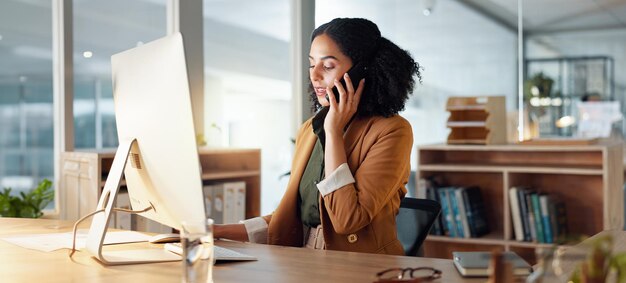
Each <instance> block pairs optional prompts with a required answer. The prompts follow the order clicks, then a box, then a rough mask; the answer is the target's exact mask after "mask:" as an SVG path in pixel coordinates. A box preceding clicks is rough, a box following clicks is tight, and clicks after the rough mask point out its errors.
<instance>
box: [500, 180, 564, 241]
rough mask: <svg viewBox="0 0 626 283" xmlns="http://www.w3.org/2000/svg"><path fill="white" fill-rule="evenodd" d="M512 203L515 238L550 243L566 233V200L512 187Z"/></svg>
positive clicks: (510, 196) (510, 192)
mask: <svg viewBox="0 0 626 283" xmlns="http://www.w3.org/2000/svg"><path fill="white" fill-rule="evenodd" d="M509 202H510V208H511V218H512V222H513V232H514V238H515V240H517V241H527V242H533V241H534V242H538V243H547V244H551V243H555V242H557V238H558V237H560V236H564V235H565V234H566V233H567V218H566V217H567V216H566V214H565V203H564V202H563V201H560V200H559V199H558V198H557V197H555V196H553V195H549V194H547V193H537V192H535V191H533V190H530V189H527V188H523V187H512V188H510V189H509Z"/></svg>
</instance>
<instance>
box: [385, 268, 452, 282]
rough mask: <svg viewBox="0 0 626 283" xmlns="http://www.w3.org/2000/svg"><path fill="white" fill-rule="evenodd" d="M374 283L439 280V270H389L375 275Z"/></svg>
mask: <svg viewBox="0 0 626 283" xmlns="http://www.w3.org/2000/svg"><path fill="white" fill-rule="evenodd" d="M376 277H378V280H377V281H375V282H374V283H393V282H407V283H411V282H413V283H417V282H426V281H432V280H435V279H439V278H441V270H439V269H434V268H432V267H417V268H410V267H409V268H390V269H386V270H383V271H381V272H378V273H376Z"/></svg>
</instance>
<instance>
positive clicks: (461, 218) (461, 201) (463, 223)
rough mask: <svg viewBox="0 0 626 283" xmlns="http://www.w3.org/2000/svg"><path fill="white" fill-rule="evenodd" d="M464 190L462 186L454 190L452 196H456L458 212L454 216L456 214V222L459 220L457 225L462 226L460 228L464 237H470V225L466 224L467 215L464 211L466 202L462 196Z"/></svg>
mask: <svg viewBox="0 0 626 283" xmlns="http://www.w3.org/2000/svg"><path fill="white" fill-rule="evenodd" d="M465 190H466V188H463V187H462V188H458V189H456V190H455V191H454V196H455V198H456V202H457V206H458V214H456V216H457V223H458V222H460V225H459V226H460V227H461V228H462V229H461V230H462V231H463V236H464V238H470V237H472V234H471V233H470V227H469V225H468V215H467V213H466V211H467V210H468V209H467V208H466V207H465V205H466V203H465V200H464V197H463V196H464V192H465ZM457 225H458V224H457Z"/></svg>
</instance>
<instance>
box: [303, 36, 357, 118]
mask: <svg viewBox="0 0 626 283" xmlns="http://www.w3.org/2000/svg"><path fill="white" fill-rule="evenodd" d="M309 64H310V66H309V78H310V79H311V84H313V90H315V96H316V97H317V101H318V102H319V103H320V104H321V105H322V106H328V105H330V103H329V102H328V100H326V87H333V86H334V81H335V79H337V80H340V78H341V76H343V74H344V73H345V72H347V71H348V70H350V68H351V67H352V60H351V59H350V57H348V56H346V55H345V54H343V53H341V51H340V50H339V46H337V44H336V43H335V41H333V40H332V39H331V38H330V37H329V36H328V35H326V34H321V35H318V36H317V37H315V38H314V39H313V42H311V53H309ZM337 95H339V94H338V93H335V96H337Z"/></svg>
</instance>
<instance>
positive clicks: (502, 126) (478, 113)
mask: <svg viewBox="0 0 626 283" xmlns="http://www.w3.org/2000/svg"><path fill="white" fill-rule="evenodd" d="M446 110H447V111H448V112H450V117H449V118H448V122H447V123H446V126H447V127H448V128H450V134H449V135H448V144H504V143H506V113H505V111H506V105H505V98H504V96H479V97H450V98H448V102H447V103H446Z"/></svg>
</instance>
